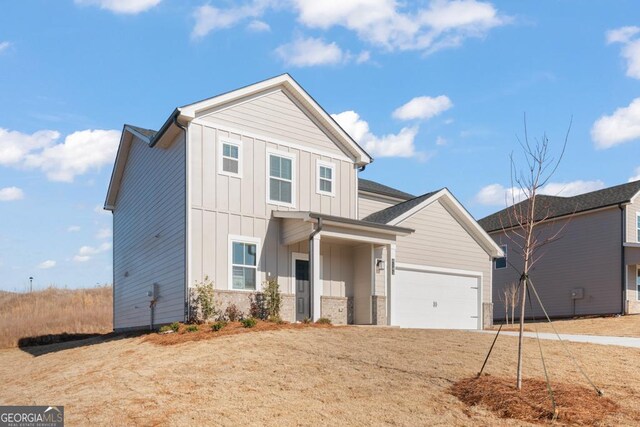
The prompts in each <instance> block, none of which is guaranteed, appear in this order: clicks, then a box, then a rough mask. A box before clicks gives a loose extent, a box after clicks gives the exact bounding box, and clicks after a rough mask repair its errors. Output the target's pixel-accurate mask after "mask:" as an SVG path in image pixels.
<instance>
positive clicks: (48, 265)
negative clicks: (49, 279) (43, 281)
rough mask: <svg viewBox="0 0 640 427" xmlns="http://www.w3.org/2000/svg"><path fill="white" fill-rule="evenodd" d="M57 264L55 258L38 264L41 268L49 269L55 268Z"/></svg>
mask: <svg viewBox="0 0 640 427" xmlns="http://www.w3.org/2000/svg"><path fill="white" fill-rule="evenodd" d="M55 266H56V262H55V261H53V260H50V259H48V260H46V261H43V262H41V263H40V264H39V265H38V268H39V269H40V270H47V269H49V268H53V267H55Z"/></svg>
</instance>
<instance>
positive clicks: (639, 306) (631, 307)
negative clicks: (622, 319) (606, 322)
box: [625, 300, 640, 314]
mask: <svg viewBox="0 0 640 427" xmlns="http://www.w3.org/2000/svg"><path fill="white" fill-rule="evenodd" d="M625 314H640V301H637V300H635V301H634V300H627V304H626V307H625Z"/></svg>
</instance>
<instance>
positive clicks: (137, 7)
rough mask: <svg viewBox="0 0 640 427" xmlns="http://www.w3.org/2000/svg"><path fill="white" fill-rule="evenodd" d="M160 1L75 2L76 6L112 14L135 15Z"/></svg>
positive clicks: (109, 0) (85, 0) (108, 0)
mask: <svg viewBox="0 0 640 427" xmlns="http://www.w3.org/2000/svg"><path fill="white" fill-rule="evenodd" d="M160 1H161V0H75V2H76V4H80V5H91V6H98V7H100V9H105V10H108V11H111V12H114V13H123V14H130V15H135V14H137V13H140V12H144V11H146V10H149V9H151V8H153V7H155V6H157V5H158V4H159V3H160Z"/></svg>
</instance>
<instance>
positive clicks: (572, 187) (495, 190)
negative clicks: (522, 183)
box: [474, 180, 604, 206]
mask: <svg viewBox="0 0 640 427" xmlns="http://www.w3.org/2000/svg"><path fill="white" fill-rule="evenodd" d="M603 188H604V182H602V181H600V180H594V181H582V180H577V181H571V182H550V183H549V184H547V185H545V186H544V187H542V188H540V190H539V194H544V195H548V196H560V197H570V196H576V195H578V194H584V193H588V192H590V191H596V190H600V189H603ZM514 199H515V202H516V203H518V202H520V201H522V200H524V199H525V197H524V194H523V192H522V190H521V189H520V188H517V187H511V188H508V187H504V186H503V185H501V184H491V185H487V186H485V187H482V188H481V189H480V191H479V192H478V194H476V196H475V197H474V201H475V202H476V203H479V204H481V205H487V206H505V205H507V206H510V205H511V204H512V202H513V201H514Z"/></svg>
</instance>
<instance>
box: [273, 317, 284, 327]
mask: <svg viewBox="0 0 640 427" xmlns="http://www.w3.org/2000/svg"><path fill="white" fill-rule="evenodd" d="M269 321H270V322H273V323H275V324H277V325H282V324H283V323H284V320H282V317H280V316H272V317H269Z"/></svg>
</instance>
